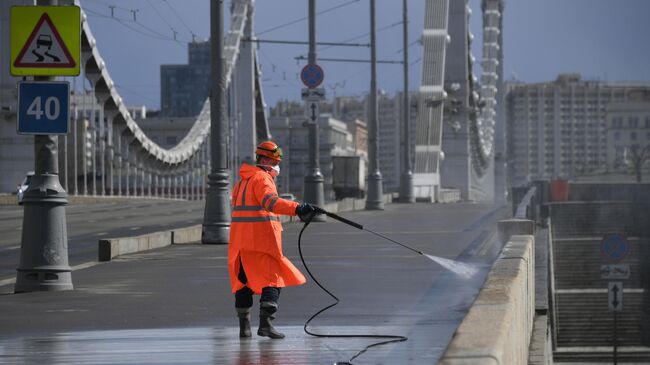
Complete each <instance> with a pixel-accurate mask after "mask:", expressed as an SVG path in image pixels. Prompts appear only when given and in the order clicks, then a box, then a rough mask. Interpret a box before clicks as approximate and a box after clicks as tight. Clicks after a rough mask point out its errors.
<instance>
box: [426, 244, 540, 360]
mask: <svg viewBox="0 0 650 365" xmlns="http://www.w3.org/2000/svg"><path fill="white" fill-rule="evenodd" d="M502 234H503V233H502ZM534 243H535V239H534V237H533V236H532V235H514V236H512V237H510V239H509V240H508V242H507V243H506V245H505V247H504V248H503V252H502V254H501V257H499V259H498V260H497V261H496V262H495V263H494V266H493V267H492V270H491V271H490V273H489V274H488V278H487V280H486V282H485V284H484V285H483V288H482V289H481V291H480V293H479V295H478V297H477V299H476V301H475V302H474V304H473V305H472V307H471V308H470V310H469V312H468V313H467V316H466V317H465V319H464V320H463V322H462V323H461V324H460V326H459V327H458V329H457V330H456V333H455V334H454V337H453V339H452V341H451V342H450V344H449V346H448V347H447V350H446V351H445V353H444V355H443V356H442V358H441V359H440V361H439V363H438V364H439V365H470V364H472V365H480V364H486V365H487V364H495V365H496V364H504V365H517V364H527V363H528V358H529V356H528V355H529V354H528V351H529V343H530V339H531V335H532V332H533V325H534V319H535V250H534Z"/></svg>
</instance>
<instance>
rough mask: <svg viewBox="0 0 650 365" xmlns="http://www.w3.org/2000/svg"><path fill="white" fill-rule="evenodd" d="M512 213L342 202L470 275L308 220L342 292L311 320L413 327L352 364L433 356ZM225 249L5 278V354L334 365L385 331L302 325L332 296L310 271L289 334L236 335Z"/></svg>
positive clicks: (283, 312) (296, 290)
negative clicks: (67, 279)
mask: <svg viewBox="0 0 650 365" xmlns="http://www.w3.org/2000/svg"><path fill="white" fill-rule="evenodd" d="M201 214H202V212H201ZM507 214H508V212H507V209H506V208H505V207H495V206H490V205H484V204H472V203H458V204H434V205H432V204H424V203H422V204H407V205H405V204H389V205H386V209H385V210H384V211H359V212H348V213H341V215H342V216H344V217H346V218H349V219H351V220H353V221H356V222H359V223H361V224H363V225H364V226H365V227H367V228H369V229H372V230H373V231H376V232H379V233H381V234H383V235H386V236H388V237H391V238H393V239H395V240H398V241H400V242H403V243H405V244H408V245H409V246H412V247H413V248H415V249H417V250H420V251H422V252H424V253H426V254H431V255H437V256H441V257H444V258H449V259H455V260H459V261H462V262H464V263H468V264H471V265H474V266H476V267H477V268H478V269H479V270H478V274H476V275H475V276H473V277H472V278H470V279H463V278H461V277H459V276H456V275H454V274H453V273H451V272H449V271H447V270H445V269H443V268H442V267H440V266H439V265H437V264H435V263H434V262H432V261H431V260H429V259H427V258H426V257H424V256H421V255H418V254H414V253H413V252H412V251H409V250H406V249H404V248H403V247H400V246H398V245H396V244H393V243H390V242H388V241H385V240H383V239H381V238H378V237H377V236H374V235H372V234H369V233H368V232H365V231H360V230H357V229H355V228H352V227H349V226H346V225H343V224H341V223H339V222H336V221H333V220H332V219H329V220H328V222H326V223H314V224H312V225H310V226H309V227H308V228H307V230H306V231H305V233H304V234H303V237H302V252H303V254H304V258H305V260H306V263H307V265H308V267H309V269H310V271H311V272H312V273H313V274H314V275H315V277H316V279H317V280H318V281H319V282H320V283H321V284H322V285H323V286H325V287H326V288H327V289H328V290H329V291H331V292H332V293H333V294H335V295H336V296H337V297H338V298H339V299H340V303H339V304H338V305H337V306H335V307H333V308H331V309H329V310H328V311H326V312H324V313H323V314H321V315H320V316H318V317H317V318H316V319H314V320H313V321H312V322H311V324H310V327H309V330H310V331H311V332H314V333H321V334H376V335H399V336H406V337H408V340H407V341H405V342H399V343H392V344H388V345H383V346H378V347H373V348H370V349H368V350H367V351H366V352H364V353H362V354H361V355H360V356H358V357H357V358H355V359H354V361H353V363H354V364H435V363H436V361H437V359H438V358H439V357H440V356H441V354H442V352H443V351H444V349H445V348H446V346H447V344H448V343H449V340H450V339H451V336H452V335H453V333H454V331H455V329H456V328H457V327H458V325H459V324H460V321H461V320H462V318H463V317H464V315H465V314H466V312H467V310H468V308H469V306H470V305H471V304H472V302H473V301H474V298H475V297H476V295H477V294H478V291H479V289H480V287H481V285H482V284H483V282H484V280H485V276H486V274H487V272H488V270H489V268H490V267H491V264H492V262H494V260H495V258H496V256H497V255H498V253H499V251H500V248H501V243H500V242H497V241H496V238H495V237H496V235H495V229H496V221H497V220H499V219H503V218H506V216H507ZM301 228H302V224H299V223H290V224H285V230H284V234H283V239H284V253H285V255H286V256H287V257H289V259H290V260H291V261H292V262H294V263H295V264H296V265H297V266H298V267H299V268H300V269H301V270H303V273H305V274H307V273H306V271H305V270H304V266H303V265H302V263H301V261H300V257H299V253H298V247H297V239H298V233H299V231H300V229H301ZM226 256H227V246H225V245H201V244H198V243H197V244H186V245H175V246H171V247H167V248H163V249H159V250H154V251H150V252H144V253H138V254H132V255H127V256H123V257H120V258H117V259H115V260H114V261H111V262H109V263H102V264H93V265H92V266H90V267H88V268H85V269H79V270H75V271H74V272H73V273H72V277H73V283H74V286H75V289H74V290H73V291H66V292H36V293H25V294H12V289H13V288H12V286H11V285H5V286H0V363H3V364H27V363H29V364H31V363H47V364H89V363H94V364H109V363H110V364H237V365H244V364H333V363H334V362H337V361H349V360H350V358H352V357H354V356H355V355H357V354H358V353H359V352H360V351H362V350H363V349H364V348H365V347H366V346H368V345H370V344H372V343H375V342H377V341H378V340H375V339H367V338H317V337H313V336H310V335H308V334H306V333H305V332H304V331H303V324H304V323H305V321H306V320H307V319H308V318H309V317H310V316H311V315H312V314H314V313H315V312H316V311H318V310H320V309H321V308H322V307H324V306H326V305H329V304H331V303H332V302H333V299H331V298H330V297H329V296H328V295H327V294H326V293H324V292H323V291H322V290H321V289H320V288H319V287H318V286H317V285H316V284H315V283H314V281H313V280H311V278H308V282H307V283H306V284H305V285H302V286H298V287H290V288H286V289H284V290H283V291H282V296H281V298H280V302H279V307H280V309H279V312H278V318H277V320H276V321H275V325H276V326H277V327H278V329H279V330H280V331H283V332H285V334H287V338H285V339H284V340H270V339H268V338H262V337H257V336H255V335H254V337H253V338H250V339H240V338H239V337H238V336H237V334H238V328H237V318H236V316H235V311H234V300H233V295H232V294H231V292H230V285H229V280H228V274H227V268H226ZM256 302H257V300H256ZM256 304H257V303H256ZM257 313H258V312H257V308H256V307H254V310H253V320H252V322H253V326H256V325H257V322H258V321H257Z"/></svg>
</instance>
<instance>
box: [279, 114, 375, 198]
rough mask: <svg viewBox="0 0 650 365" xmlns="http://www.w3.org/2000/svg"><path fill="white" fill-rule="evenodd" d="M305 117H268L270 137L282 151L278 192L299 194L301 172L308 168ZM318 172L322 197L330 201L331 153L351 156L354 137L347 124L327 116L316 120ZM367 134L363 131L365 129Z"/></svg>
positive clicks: (301, 188) (332, 193)
mask: <svg viewBox="0 0 650 365" xmlns="http://www.w3.org/2000/svg"><path fill="white" fill-rule="evenodd" d="M304 122H305V118H304V117H302V116H300V117H272V118H270V119H269V127H270V129H271V135H272V136H273V140H274V141H275V142H276V143H278V144H279V145H280V146H281V147H282V150H283V152H284V158H283V162H282V165H281V169H282V170H281V173H280V176H279V177H278V179H277V186H278V192H280V193H292V194H295V195H296V196H298V197H302V196H303V187H304V180H305V175H306V174H307V170H308V168H309V129H308V128H306V127H305V126H303V123H304ZM318 128H319V130H318V143H319V163H320V171H321V173H322V174H323V178H324V183H323V190H324V193H325V200H334V199H335V196H334V191H333V190H332V156H353V155H355V145H354V137H353V135H352V134H351V133H350V131H348V128H347V124H346V123H345V122H342V121H340V120H338V119H335V118H333V117H332V116H330V115H321V117H320V118H319V119H318ZM366 134H367V132H366Z"/></svg>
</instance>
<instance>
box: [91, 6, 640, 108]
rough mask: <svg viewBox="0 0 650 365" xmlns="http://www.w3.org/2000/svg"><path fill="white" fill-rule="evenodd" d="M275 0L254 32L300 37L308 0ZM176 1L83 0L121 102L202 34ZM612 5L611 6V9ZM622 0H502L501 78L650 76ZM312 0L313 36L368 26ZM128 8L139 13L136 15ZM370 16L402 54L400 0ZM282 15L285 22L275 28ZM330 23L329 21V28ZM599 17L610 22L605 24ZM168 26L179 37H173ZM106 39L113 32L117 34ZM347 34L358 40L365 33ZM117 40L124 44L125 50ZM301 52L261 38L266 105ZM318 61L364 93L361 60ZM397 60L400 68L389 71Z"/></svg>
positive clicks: (290, 76)
mask: <svg viewBox="0 0 650 365" xmlns="http://www.w3.org/2000/svg"><path fill="white" fill-rule="evenodd" d="M273 4H274V5H276V6H273V5H272V4H271V2H270V1H268V0H258V1H257V2H256V17H255V30H256V32H257V35H258V37H259V38H260V39H291V40H306V28H307V22H306V21H305V20H299V19H301V18H302V17H304V16H305V15H306V7H307V3H306V2H304V1H302V2H300V1H297V0H284V1H282V4H281V6H277V3H273ZM112 5H115V8H114V9H113V12H114V14H113V15H114V18H111V8H110V7H109V6H112ZM180 5H181V4H180V3H179V2H178V1H175V0H168V1H141V0H136V1H128V2H125V1H119V0H114V1H107V0H101V1H100V0H87V1H82V6H83V7H84V9H86V10H87V14H88V20H89V22H90V24H91V27H92V29H93V33H94V35H95V37H96V38H97V40H98V45H99V48H100V50H101V51H102V55H103V57H104V58H105V59H106V61H107V64H108V65H110V67H109V72H111V74H112V75H113V77H114V79H115V80H116V83H117V87H118V89H119V90H120V92H121V94H122V95H124V96H125V99H126V101H127V103H129V104H131V105H139V104H140V105H141V104H144V105H147V107H149V108H153V109H159V108H160V65H161V64H185V63H187V44H186V43H187V42H189V41H191V40H192V34H191V33H194V35H195V37H196V39H197V40H203V39H205V38H207V35H208V32H209V30H208V28H209V17H208V14H209V2H208V1H203V0H200V1H199V0H189V1H186V2H184V3H183V6H180ZM226 5H229V3H227V4H226ZM469 5H470V7H471V8H472V10H473V16H472V17H471V30H472V33H473V34H474V35H475V39H474V43H473V54H474V56H475V57H476V59H477V62H476V64H475V67H474V68H475V73H476V74H477V75H480V72H481V70H480V66H479V65H480V60H481V58H482V54H481V49H480V45H481V35H482V34H481V33H482V31H481V23H482V20H481V10H480V1H478V0H471V1H469ZM614 5H617V6H618V8H617V9H616V11H615V12H612V11H611V8H612V7H613V6H614ZM626 5H627V6H620V4H617V3H615V2H614V1H610V0H603V1H599V2H597V3H595V2H592V1H587V0H576V1H572V2H563V1H559V0H553V1H544V2H534V1H518V2H507V3H506V7H505V11H504V43H505V44H504V52H505V56H504V58H505V61H504V68H505V72H504V76H505V78H506V79H507V80H509V79H511V78H512V77H517V78H518V79H520V80H522V81H524V82H541V81H549V80H553V79H555V77H556V76H557V75H558V74H560V73H567V72H579V73H581V74H582V75H583V78H585V79H600V80H606V81H633V80H640V81H647V80H650V70H649V69H648V68H647V67H645V65H644V64H643V60H644V59H648V56H649V55H650V49H648V47H645V48H644V47H642V46H641V45H642V44H643V39H644V38H645V34H649V33H650V25H649V24H647V23H646V22H645V20H644V19H643V17H644V14H647V13H648V11H647V10H650V3H647V2H645V1H643V0H628V1H627V2H626ZM423 7H424V0H412V1H409V13H410V16H409V17H410V19H409V22H410V26H409V33H410V34H409V39H410V44H411V46H410V47H409V52H410V60H411V63H412V66H411V80H410V84H411V85H412V88H415V87H416V86H417V85H419V75H420V67H421V65H420V63H419V62H418V59H419V58H420V56H421V47H420V46H419V44H418V43H417V39H419V37H420V36H421V32H422V21H423V19H420V18H422V16H421V14H422V9H423ZM227 8H228V6H227ZM317 8H318V11H319V12H322V14H320V15H319V17H318V21H317V29H318V32H319V33H318V39H319V40H321V41H343V40H349V39H352V38H354V37H355V36H359V35H364V34H365V33H367V32H368V29H367V28H368V19H367V1H362V0H357V1H354V0H352V1H344V0H341V1H338V2H336V3H325V2H318V3H317ZM131 10H134V11H131ZM268 14H271V15H272V16H269V15H268ZM586 14H588V15H589V16H585V15H586ZM133 17H135V18H136V19H137V21H136V22H133ZM377 17H378V18H377V28H378V31H379V30H381V29H383V28H386V29H385V30H381V31H379V33H378V57H379V58H380V59H390V60H399V59H400V58H401V48H402V41H401V37H402V31H401V26H400V24H399V22H400V21H401V1H389V0H378V1H377ZM129 19H130V21H129ZM549 19H552V21H549ZM226 23H228V19H226ZM283 24H290V25H287V26H284V27H280V28H278V27H279V26H281V25H283ZM333 24H335V25H336V27H332V25H333ZM603 24H608V26H607V27H603V26H602V25H603ZM226 25H227V24H226ZM549 25H552V26H551V27H549ZM172 29H173V31H172ZM326 31H327V32H329V33H326ZM174 32H176V34H174ZM145 33H146V34H148V35H144V34H145ZM174 35H175V36H176V39H177V41H176V42H174V41H173V36H174ZM113 39H120V42H114V41H112V40H113ZM350 42H358V43H365V42H368V36H367V35H365V36H362V37H360V38H357V39H354V40H351V41H350ZM124 49H126V50H130V51H129V52H124V51H123V50H124ZM138 49H139V50H141V54H139V55H138V57H137V62H136V63H133V59H129V58H126V57H124V55H127V54H134V52H135V51H136V50H138ZM305 52H306V46H304V45H301V46H284V45H269V44H262V45H261V46H260V48H259V54H260V61H261V67H262V72H263V80H264V81H263V85H264V86H263V88H264V93H265V98H266V101H267V104H268V105H269V106H271V105H274V104H275V103H276V102H277V101H278V100H283V99H289V100H299V98H300V96H299V89H300V88H301V87H302V84H301V83H300V80H298V77H297V74H298V72H299V70H300V68H301V67H302V65H304V61H300V62H297V61H296V60H295V59H294V57H296V56H298V55H300V54H303V53H305ZM367 54H368V50H367V48H349V47H345V48H341V47H338V48H327V47H319V50H318V55H319V57H345V58H356V59H364V58H367ZM145 55H146V56H145ZM559 56H561V58H559ZM321 65H322V66H323V68H324V69H325V72H326V77H325V82H324V86H325V88H326V90H327V93H328V97H329V98H331V97H333V96H335V95H363V94H364V93H366V92H367V88H368V84H369V72H366V71H367V69H368V68H369V66H368V65H366V64H349V63H334V62H326V61H322V62H321ZM620 65H625V67H620ZM396 68H398V69H400V71H397V72H396V71H395V69H396ZM378 77H379V81H378V83H379V87H380V88H381V89H384V90H386V91H388V92H390V93H393V92H395V91H396V90H401V85H402V80H401V68H400V65H379V66H378Z"/></svg>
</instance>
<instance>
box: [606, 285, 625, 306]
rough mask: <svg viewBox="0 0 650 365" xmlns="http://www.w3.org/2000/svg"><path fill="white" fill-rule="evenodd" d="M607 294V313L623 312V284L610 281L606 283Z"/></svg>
mask: <svg viewBox="0 0 650 365" xmlns="http://www.w3.org/2000/svg"><path fill="white" fill-rule="evenodd" d="M607 292H608V293H609V295H608V299H607V303H609V311H610V312H621V311H623V282H622V281H610V282H609V283H607Z"/></svg>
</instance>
